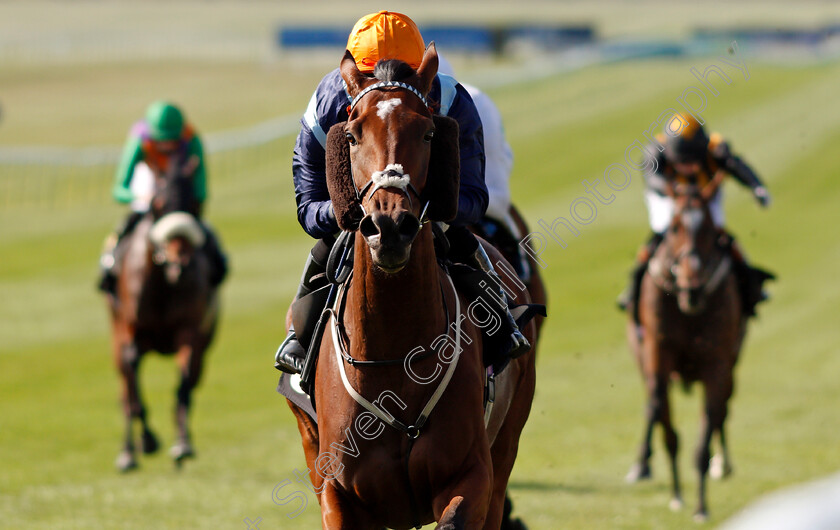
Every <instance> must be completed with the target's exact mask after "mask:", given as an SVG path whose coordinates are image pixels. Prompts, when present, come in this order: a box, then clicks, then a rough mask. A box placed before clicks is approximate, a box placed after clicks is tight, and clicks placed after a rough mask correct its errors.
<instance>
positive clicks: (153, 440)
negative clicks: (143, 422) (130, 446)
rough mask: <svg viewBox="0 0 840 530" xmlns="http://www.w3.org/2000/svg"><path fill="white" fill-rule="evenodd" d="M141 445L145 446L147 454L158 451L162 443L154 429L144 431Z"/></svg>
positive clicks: (144, 449)
mask: <svg viewBox="0 0 840 530" xmlns="http://www.w3.org/2000/svg"><path fill="white" fill-rule="evenodd" d="M140 445H142V447H143V454H146V455H151V454H154V453H157V452H158V449H160V443H158V439H157V436H155V433H153V432H152V431H145V432H143V437H142V439H141V444H140Z"/></svg>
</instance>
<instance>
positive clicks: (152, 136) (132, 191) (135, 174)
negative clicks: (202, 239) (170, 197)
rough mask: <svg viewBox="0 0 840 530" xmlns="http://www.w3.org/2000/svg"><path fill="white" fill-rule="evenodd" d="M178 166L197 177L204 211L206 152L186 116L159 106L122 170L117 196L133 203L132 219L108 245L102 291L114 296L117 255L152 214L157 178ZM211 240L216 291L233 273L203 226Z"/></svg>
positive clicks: (132, 143)
mask: <svg viewBox="0 0 840 530" xmlns="http://www.w3.org/2000/svg"><path fill="white" fill-rule="evenodd" d="M175 164H184V167H185V168H187V169H186V171H188V172H190V171H191V172H192V178H193V189H194V190H195V198H196V200H197V201H198V203H199V215H200V213H201V206H202V205H203V204H204V201H205V199H206V198H207V177H206V172H205V168H204V150H203V149H202V145H201V140H200V139H199V137H198V135H197V134H196V133H195V132H194V131H193V128H192V127H191V126H190V125H189V124H188V123H187V122H186V121H185V120H184V115H183V114H182V113H181V110H180V109H179V108H178V107H176V106H175V105H173V104H171V103H168V102H166V101H156V102H154V103H152V104H151V105H149V107H148V109H146V117H145V119H143V120H140V121H138V122H137V123H135V124H134V125H133V126H132V127H131V130H130V132H129V135H128V141H127V142H126V144H125V147H124V148H123V153H122V157H121V158H120V164H119V166H118V168H117V173H116V178H115V182H114V187H113V189H112V194H113V197H114V199H115V200H116V201H117V202H120V203H131V213H130V214H129V216H128V217H127V218H126V220H125V221H124V222H123V224H122V226H121V227H120V228H119V229H118V230H117V231H116V232H115V233H114V234H112V235H111V236H109V238H108V240H107V241H106V244H105V250H104V252H103V254H102V257H101V259H100V265H101V267H102V277H101V279H100V282H99V289H100V290H102V291H104V292H106V293H112V294H113V293H114V289H115V287H116V276H115V274H114V265H115V264H116V261H117V260H116V257H115V252H116V250H117V248H118V245H119V243H120V241H123V240H124V238H125V236H127V235H129V234H130V233H131V232H132V231H133V230H134V228H135V227H136V226H137V223H138V222H139V221H140V219H142V218H143V215H144V214H145V213H146V212H148V211H149V207H150V205H151V200H152V196H153V195H154V186H155V175H156V174H161V173H166V172H167V171H170V170H171V169H172V167H173V166H174V165H175ZM202 227H203V228H204V232H205V234H206V243H205V246H204V248H205V249H206V251H207V254H208V256H210V259H211V261H212V265H213V278H211V283H212V284H213V285H214V286H215V285H218V284H220V283H221V282H222V280H224V277H225V275H226V273H227V258H226V257H225V256H224V254H223V253H222V251H221V248H220V247H219V243H218V241H217V239H216V237H215V236H214V235H213V233H212V231H211V230H210V229H209V228H208V227H207V226H206V225H204V223H202Z"/></svg>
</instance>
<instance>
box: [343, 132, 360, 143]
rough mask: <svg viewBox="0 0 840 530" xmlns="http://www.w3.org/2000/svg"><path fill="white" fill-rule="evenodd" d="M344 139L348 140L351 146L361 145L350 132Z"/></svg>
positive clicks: (345, 134)
mask: <svg viewBox="0 0 840 530" xmlns="http://www.w3.org/2000/svg"><path fill="white" fill-rule="evenodd" d="M344 137H345V138H347V142H348V143H349V144H350V145H356V144H357V143H359V142H357V141H356V137H355V136H353V133H351V132H349V131H348V132H346V133H344Z"/></svg>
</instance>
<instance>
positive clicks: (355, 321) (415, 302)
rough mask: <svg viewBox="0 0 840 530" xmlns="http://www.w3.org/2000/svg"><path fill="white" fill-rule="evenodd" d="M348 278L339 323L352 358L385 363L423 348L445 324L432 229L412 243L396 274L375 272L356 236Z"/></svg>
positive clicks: (367, 251)
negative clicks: (342, 315)
mask: <svg viewBox="0 0 840 530" xmlns="http://www.w3.org/2000/svg"><path fill="white" fill-rule="evenodd" d="M354 254H355V256H354V263H353V271H354V272H353V279H352V281H351V282H350V287H349V289H348V290H347V304H346V312H345V315H344V324H345V326H346V327H347V331H348V335H349V339H350V348H349V349H350V353H351V355H353V357H356V358H359V359H368V360H384V359H395V358H400V357H405V356H406V355H407V354H408V353H409V352H410V351H411V350H412V349H414V348H416V347H417V346H422V347H424V348H427V347H428V346H429V343H430V342H431V341H432V340H433V339H434V337H435V336H437V335H439V334H441V333H442V332H444V331H445V327H446V325H447V322H446V315H445V312H444V302H443V298H442V294H441V284H440V274H441V273H440V269H439V267H438V265H437V262H436V260H435V252H434V247H433V244H432V235H431V230H428V229H427V230H423V231H422V232H421V233H420V235H419V236H418V237H417V239H416V240H415V242H414V244H413V246H412V250H411V259H410V260H409V263H408V265H406V267H405V268H404V269H403V270H402V271H400V272H399V273H397V274H394V275H390V274H385V273H383V272H382V271H379V270H375V265H374V264H373V261H372V260H371V256H370V249H369V248H368V246H367V244H366V243H365V240H364V238H361V237H357V238H356V248H355V251H354Z"/></svg>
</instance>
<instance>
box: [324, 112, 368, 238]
mask: <svg viewBox="0 0 840 530" xmlns="http://www.w3.org/2000/svg"><path fill="white" fill-rule="evenodd" d="M346 124H347V122H346V121H343V122H341V123H336V124H335V125H333V126H332V127H330V132H329V133H327V147H326V151H327V156H326V163H327V168H326V169H327V171H326V174H327V189H328V190H329V192H330V199H331V200H332V206H333V210H334V211H335V219H336V221H338V226H339V228H341V229H342V230H355V229H356V228H357V227H358V226H359V221H360V220H361V219H362V216H363V215H362V205H361V204H360V203H359V199H358V197H357V195H356V185H355V184H354V183H353V172H352V171H351V169H350V144H348V143H347V138H346V137H345V136H344V126H345V125H346Z"/></svg>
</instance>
